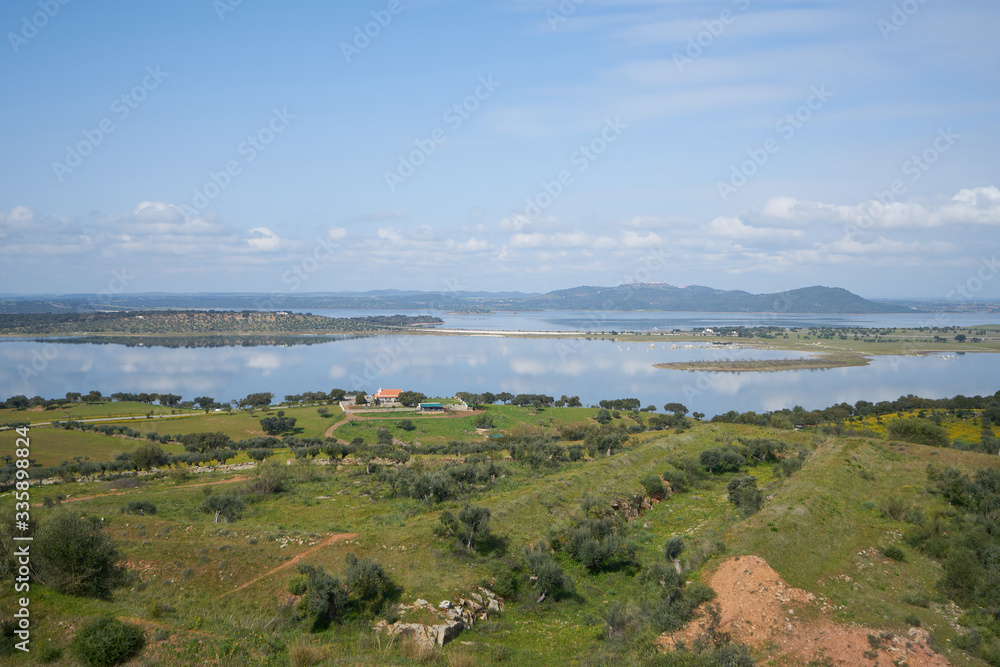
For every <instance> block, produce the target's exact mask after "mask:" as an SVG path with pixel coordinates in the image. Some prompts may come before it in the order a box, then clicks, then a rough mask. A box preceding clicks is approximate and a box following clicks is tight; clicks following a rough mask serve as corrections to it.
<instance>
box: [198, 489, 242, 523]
mask: <svg viewBox="0 0 1000 667" xmlns="http://www.w3.org/2000/svg"><path fill="white" fill-rule="evenodd" d="M200 509H201V511H202V512H205V513H207V514H212V513H214V514H215V523H219V519H220V518H221V519H223V520H225V521H226V522H233V521H238V520H239V519H240V517H242V516H243V501H242V500H240V499H239V498H237V497H236V496H231V495H228V494H226V495H214V494H213V495H211V496H209V497H208V498H205V502H203V503H202V504H201V508H200Z"/></svg>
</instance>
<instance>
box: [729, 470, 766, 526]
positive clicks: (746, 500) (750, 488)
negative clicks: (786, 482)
mask: <svg viewBox="0 0 1000 667" xmlns="http://www.w3.org/2000/svg"><path fill="white" fill-rule="evenodd" d="M726 490H727V491H728V492H729V502H731V503H732V504H733V505H735V506H736V508H737V509H738V510H740V512H742V514H743V516H744V517H748V516H751V515H753V514H756V513H757V512H759V511H760V510H761V508H763V507H764V492H763V491H761V490H760V489H758V488H757V478H756V477H754V476H753V475H740V476H738V477H733V478H732V479H731V480H729V484H727V485H726Z"/></svg>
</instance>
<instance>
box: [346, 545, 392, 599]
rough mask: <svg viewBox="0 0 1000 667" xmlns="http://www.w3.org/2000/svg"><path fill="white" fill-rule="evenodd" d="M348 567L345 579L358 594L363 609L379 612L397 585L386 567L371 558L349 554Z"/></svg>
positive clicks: (352, 591)
mask: <svg viewBox="0 0 1000 667" xmlns="http://www.w3.org/2000/svg"><path fill="white" fill-rule="evenodd" d="M346 563H347V569H346V570H345V572H344V579H345V580H346V581H347V588H348V590H349V591H350V592H351V594H352V595H357V597H358V601H359V606H360V607H361V608H362V610H363V611H365V610H367V611H370V612H373V613H377V612H378V611H379V610H380V609H381V608H382V607H383V606H384V605H385V603H386V602H388V601H389V597H390V595H391V594H392V592H393V591H394V590H395V588H396V585H395V584H394V583H393V581H392V579H390V578H389V575H388V573H386V571H385V568H383V567H382V565H381V564H380V563H378V562H377V561H374V560H372V559H371V558H357V557H356V556H355V555H354V554H347V559H346Z"/></svg>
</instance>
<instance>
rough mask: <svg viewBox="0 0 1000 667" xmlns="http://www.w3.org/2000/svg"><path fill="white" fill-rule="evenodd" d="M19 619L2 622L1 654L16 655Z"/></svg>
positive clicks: (0, 635) (0, 628)
mask: <svg viewBox="0 0 1000 667" xmlns="http://www.w3.org/2000/svg"><path fill="white" fill-rule="evenodd" d="M16 633H17V621H15V620H14V619H10V620H4V621H2V622H0V655H14V652H15V651H17V647H16V646H15V644H17V641H18V636H17V634H16Z"/></svg>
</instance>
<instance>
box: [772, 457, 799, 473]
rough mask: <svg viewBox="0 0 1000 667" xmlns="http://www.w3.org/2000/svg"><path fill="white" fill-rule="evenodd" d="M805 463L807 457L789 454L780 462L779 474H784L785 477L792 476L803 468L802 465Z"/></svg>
mask: <svg viewBox="0 0 1000 667" xmlns="http://www.w3.org/2000/svg"><path fill="white" fill-rule="evenodd" d="M803 464H805V459H803V458H801V457H799V456H787V457H785V458H783V459H781V461H780V462H779V463H778V471H777V472H778V474H780V475H784V476H785V477H791V476H792V475H794V474H795V473H797V472H798V471H800V470H802V466H803Z"/></svg>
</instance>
